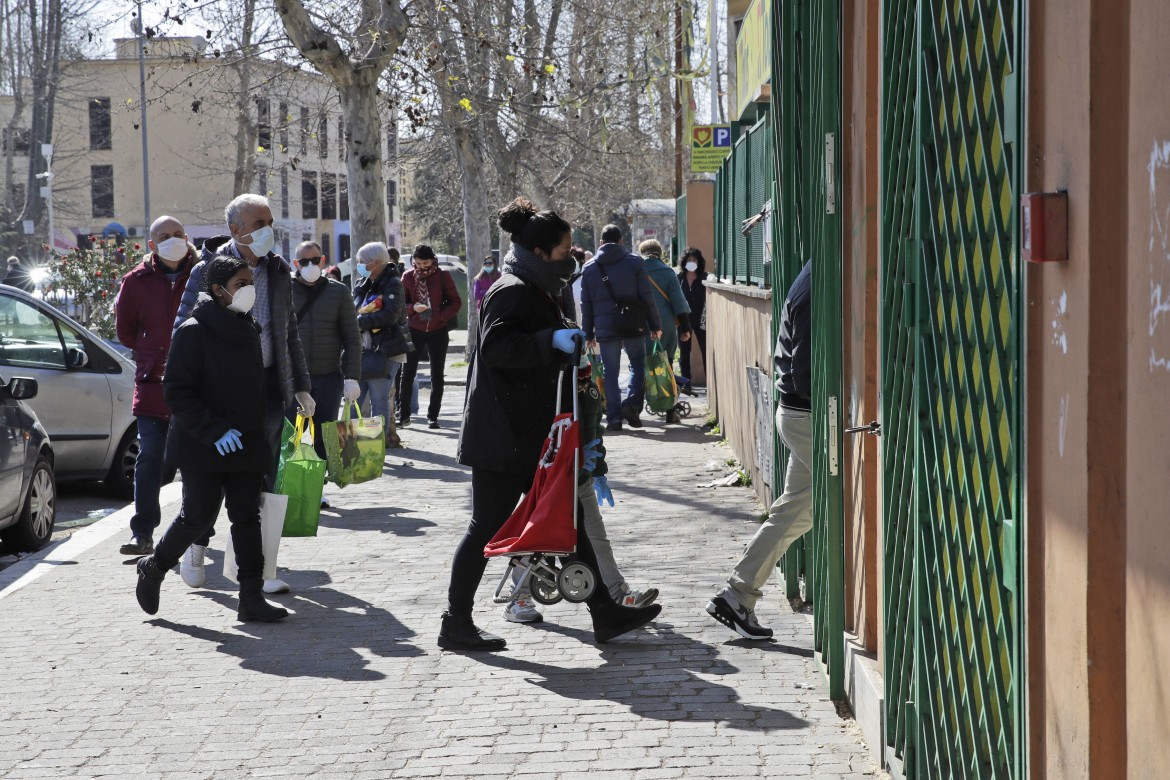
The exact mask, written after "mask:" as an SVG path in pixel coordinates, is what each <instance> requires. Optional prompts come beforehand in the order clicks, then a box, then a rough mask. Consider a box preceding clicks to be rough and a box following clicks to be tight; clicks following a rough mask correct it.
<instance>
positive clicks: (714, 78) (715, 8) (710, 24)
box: [707, 0, 776, 125]
mask: <svg viewBox="0 0 1170 780" xmlns="http://www.w3.org/2000/svg"><path fill="white" fill-rule="evenodd" d="M707 7H708V9H709V11H710V13H709V14H708V20H707V32H708V34H707V39H708V41H709V44H708V48H709V49H710V51H709V54H708V56H710V58H711V118H710V119H709V120H708V121H709V122H710V123H711V124H713V125H717V124H719V0H710V2H709V3H708V6H707ZM773 13H775V11H773ZM772 45H773V46H775V45H776V44H775V43H773V44H772Z"/></svg>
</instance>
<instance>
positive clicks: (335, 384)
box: [284, 371, 345, 459]
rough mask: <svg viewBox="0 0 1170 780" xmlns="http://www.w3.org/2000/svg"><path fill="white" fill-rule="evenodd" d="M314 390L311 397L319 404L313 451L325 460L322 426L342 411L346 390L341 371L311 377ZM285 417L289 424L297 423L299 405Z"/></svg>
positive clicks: (314, 426)
mask: <svg viewBox="0 0 1170 780" xmlns="http://www.w3.org/2000/svg"><path fill="white" fill-rule="evenodd" d="M309 383H310V385H311V386H312V389H311V390H310V391H309V395H311V396H313V401H314V402H315V403H316V404H317V408H316V410H315V411H314V412H313V449H314V450H316V451H317V457H319V458H322V459H324V458H325V440H324V439H322V438H321V426H322V425H324V424H325V423H327V422H334V421H335V420H336V419H337V415H338V413H339V412H340V411H341V393H342V391H343V390H344V389H345V377H343V376H342V375H341V372H340V371H334V372H333V373H331V374H312V375H311V376H310V377H309ZM284 414H285V417H287V418H288V420H289V422H291V423H295V422H296V421H297V405H296V404H293V405H292V406H291V407H289V408H288V409H286V410H285V413H284Z"/></svg>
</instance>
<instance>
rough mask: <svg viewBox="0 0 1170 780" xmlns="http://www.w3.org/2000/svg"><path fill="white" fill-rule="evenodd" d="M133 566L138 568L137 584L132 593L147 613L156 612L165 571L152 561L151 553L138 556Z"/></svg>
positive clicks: (165, 574)
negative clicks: (143, 556)
mask: <svg viewBox="0 0 1170 780" xmlns="http://www.w3.org/2000/svg"><path fill="white" fill-rule="evenodd" d="M135 566H136V568H137V569H138V585H137V586H136V587H135V588H134V595H135V596H136V597H137V598H138V606H140V607H142V611H143V612H145V613H146V614H148V615H153V614H156V613H157V612H158V595H159V591H161V590H162V581H163V577H165V576H167V573H166V571H164V570H163V569H160V568H159V567H158V564H156V563H155V562H154V556H153V555H148V556H146V557H145V558H139V559H138V563H137V564H135Z"/></svg>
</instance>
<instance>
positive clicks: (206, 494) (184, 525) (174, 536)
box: [154, 469, 264, 582]
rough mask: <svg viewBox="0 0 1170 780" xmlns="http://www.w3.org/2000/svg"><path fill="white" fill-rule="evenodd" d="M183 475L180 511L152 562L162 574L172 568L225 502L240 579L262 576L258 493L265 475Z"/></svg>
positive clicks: (156, 548)
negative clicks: (222, 502)
mask: <svg viewBox="0 0 1170 780" xmlns="http://www.w3.org/2000/svg"><path fill="white" fill-rule="evenodd" d="M182 472H183V509H182V510H181V511H180V512H179V516H178V517H176V518H175V520H174V522H172V523H171V525H170V527H169V528H167V531H166V533H164V534H163V537H162V539H161V540H159V543H158V546H157V547H155V548H154V560H155V562H157V563H158V566H159V568H160V569H162V570H163V571H166V570H167V569H170V568H173V567H174V566H175V564H177V563H178V562H179V558H181V557H183V553H184V552H186V551H187V548H188V547H190V546H191V543H192V542H194V541H195V540H196V539H198V538H199V537H200V536H203V535H204V534H206V533H207V532H208V531H209V530H210V529H211V527H212V525H213V524H214V523H215V518H216V516H217V515H218V514H219V506H220V502H221V501H226V502H227V511H228V519H229V520H231V523H232V546H233V547H234V548H235V551H236V562H237V563H238V565H239V568H240V573H239V580H240V582H243V581H244V580H249V579H253V580H256V579H260V578H261V577H262V576H263V574H264V548H263V546H262V543H261V540H260V493H261V491H262V490H263V488H264V474H263V473H261V472H252V471H244V472H237V471H227V472H208V471H190V470H188V469H182Z"/></svg>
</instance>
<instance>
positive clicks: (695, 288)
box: [678, 246, 707, 395]
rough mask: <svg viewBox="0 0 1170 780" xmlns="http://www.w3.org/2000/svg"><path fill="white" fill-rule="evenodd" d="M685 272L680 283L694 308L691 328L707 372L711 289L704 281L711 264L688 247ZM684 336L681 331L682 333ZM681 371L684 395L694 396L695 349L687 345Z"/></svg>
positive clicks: (685, 255) (684, 254)
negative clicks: (709, 296)
mask: <svg viewBox="0 0 1170 780" xmlns="http://www.w3.org/2000/svg"><path fill="white" fill-rule="evenodd" d="M679 265H681V266H682V270H681V271H679V274H678V282H679V284H680V285H682V291H683V295H684V296H686V299H687V303H689V304H690V306H691V315H690V316H691V326H692V327H693V328H694V333H695V338H696V339H697V340H698V342H699V359H700V360H702V361H703V370H704V371H705V370H706V369H707V312H706V309H707V288H706V287H704V286H703V281H704V280H705V279H706V278H707V261H706V260H704V259H703V252H702V251H701V250H699V249H697V248H695V247H693V246H692V247H688V248H687V249H686V251H685V252H683V256H682V259H681V260H679ZM680 333H681V331H680ZM678 367H679V369H681V371H682V376H683V379H685V380H687V381H686V385H685V386H684V387H683V388H682V389H683V392H687V393H690V394H691V395H694V390H692V389H691V345H690V344H684V345H683V349H682V352H681V353H679V356H678Z"/></svg>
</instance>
